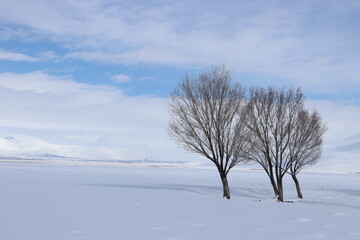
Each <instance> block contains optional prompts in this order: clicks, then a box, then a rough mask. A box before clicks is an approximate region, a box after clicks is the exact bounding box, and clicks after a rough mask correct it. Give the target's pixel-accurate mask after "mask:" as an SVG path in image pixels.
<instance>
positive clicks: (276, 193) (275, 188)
mask: <svg viewBox="0 0 360 240" xmlns="http://www.w3.org/2000/svg"><path fill="white" fill-rule="evenodd" d="M270 182H271V185H272V187H273V190H274V196H275V197H278V196H279V190H278V188H277V186H276V182H275V180H274V177H273V176H272V175H271V176H270Z"/></svg>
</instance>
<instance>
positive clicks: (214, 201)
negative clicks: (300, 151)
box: [0, 162, 360, 240]
mask: <svg viewBox="0 0 360 240" xmlns="http://www.w3.org/2000/svg"><path fill="white" fill-rule="evenodd" d="M299 179H300V181H301V183H302V187H303V194H304V197H305V198H304V200H296V194H295V189H294V187H293V184H292V182H291V181H290V179H286V180H287V181H286V184H285V194H286V199H287V200H295V201H294V202H293V203H278V202H276V201H275V200H274V199H272V197H273V196H272V192H271V186H270V184H269V182H268V179H267V178H266V176H265V174H264V173H263V172H262V171H257V170H245V169H233V171H232V172H230V176H229V183H230V186H231V190H232V199H231V200H225V199H222V197H221V196H222V192H221V183H220V178H219V177H218V175H217V172H216V170H215V169H214V168H205V167H191V166H183V167H174V166H173V167H161V165H154V166H150V165H149V166H147V167H144V166H139V165H136V164H133V165H131V166H117V167H114V166H108V165H99V166H94V165H92V166H80V165H78V164H76V163H73V164H68V165H64V164H60V163H55V164H54V163H53V164H50V163H9V162H1V163H0V239H1V240H15V239H16V240H57V239H61V240H65V239H66V240H68V239H96V240H112V239H117V240H118V239H124V240H132V239H134V240H135V239H144V240H149V239H150V240H151V239H169V240H170V239H197V240H199V239H206V240H210V239H227V240H230V239H277V240H279V239H284V240H288V239H360V227H359V226H360V174H355V173H341V174H336V173H311V172H307V173H302V174H300V176H299Z"/></svg>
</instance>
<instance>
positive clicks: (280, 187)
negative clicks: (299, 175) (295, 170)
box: [277, 178, 284, 202]
mask: <svg viewBox="0 0 360 240" xmlns="http://www.w3.org/2000/svg"><path fill="white" fill-rule="evenodd" d="M277 188H278V199H277V200H278V201H279V202H283V201H284V191H283V184H282V179H281V178H279V179H277Z"/></svg>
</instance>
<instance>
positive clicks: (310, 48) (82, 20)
mask: <svg viewBox="0 0 360 240" xmlns="http://www.w3.org/2000/svg"><path fill="white" fill-rule="evenodd" d="M21 3H22V1H15V0H14V1H13V0H12V1H2V2H1V3H0V7H1V9H3V11H1V13H0V15H1V16H2V19H5V20H3V21H4V22H5V23H15V24H18V25H21V26H28V27H30V28H31V29H33V32H34V34H37V35H41V36H43V37H45V38H48V39H51V40H53V41H57V42H59V43H61V44H63V45H65V46H67V47H68V49H69V51H68V52H67V53H65V54H64V58H65V59H82V60H86V61H101V62H111V63H121V64H138V63H147V64H149V63H150V64H162V65H175V66H186V67H194V66H200V67H204V66H208V65H216V64H222V63H225V64H227V65H228V66H230V67H231V68H232V69H234V70H235V71H236V72H238V73H245V74H253V73H256V74H260V75H263V76H266V79H269V78H270V79H276V81H277V82H276V83H277V84H279V81H282V82H281V83H280V84H282V85H294V86H302V87H303V88H304V89H306V90H307V92H312V93H323V92H332V93H334V92H335V91H341V92H343V93H347V92H354V91H355V89H358V88H360V82H359V81H358V76H359V74H360V70H359V69H360V59H359V55H358V47H357V46H358V43H357V41H356V39H358V37H359V36H358V33H356V31H353V30H351V28H345V27H344V26H346V27H347V26H351V25H349V23H346V22H344V21H342V22H340V21H335V22H333V21H334V16H333V15H335V16H336V14H340V13H343V14H344V15H346V16H347V15H349V19H348V20H349V21H350V20H351V14H355V13H356V12H354V11H356V10H353V4H350V3H349V4H344V3H342V2H341V3H340V2H337V1H334V2H333V3H332V4H328V5H327V6H326V11H327V14H323V15H321V16H319V15H317V14H315V12H314V11H315V10H316V8H317V6H316V5H315V4H312V3H289V2H282V1H274V2H272V4H263V3H264V2H262V1H254V2H245V1H244V2H239V1H236V2H226V4H223V3H221V4H219V3H216V2H211V3H209V4H207V5H206V6H203V4H202V2H201V1H182V2H177V3H171V4H164V3H161V2H157V3H156V4H155V3H154V4H146V3H141V2H135V3H134V2H132V1H122V2H113V1H101V2H99V1H95V0H93V1H86V2H74V1H72V2H56V3H50V2H46V1H32V3H31V5H28V4H21ZM338 4H341V5H342V8H341V9H338V7H337V5H338ZM198 5H202V7H203V8H204V9H203V11H201V12H199V11H197V10H196V9H198V8H197V7H196V6H198ZM10 9H11V11H10ZM324 11H325V10H324ZM351 11H353V12H351ZM184 16H186V17H184ZM310 19H312V20H313V22H310V21H309V20H310ZM328 22H330V23H332V24H331V29H330V27H329V23H328ZM352 39H353V40H352ZM264 78H265V77H264ZM273 83H274V82H271V80H262V82H261V84H273Z"/></svg>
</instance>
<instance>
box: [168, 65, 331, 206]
mask: <svg viewBox="0 0 360 240" xmlns="http://www.w3.org/2000/svg"><path fill="white" fill-rule="evenodd" d="M304 102H305V97H304V95H303V93H302V92H301V90H300V89H297V90H294V89H291V88H289V89H276V88H272V87H268V88H261V87H254V88H250V90H249V91H247V92H246V91H245V89H244V88H242V87H241V86H240V85H239V84H237V83H233V82H232V80H231V72H230V71H229V70H227V69H226V68H225V66H220V67H215V68H213V69H212V70H211V71H208V72H203V73H200V74H199V75H198V76H196V77H193V78H192V77H189V76H186V77H185V78H184V79H183V81H182V82H181V83H180V84H179V86H178V87H177V88H176V89H175V90H174V91H173V94H172V97H171V102H170V115H171V121H170V124H169V133H170V135H171V136H172V137H173V139H175V141H176V142H177V143H178V144H180V145H182V146H183V147H184V148H185V149H187V150H189V151H191V152H195V153H198V154H201V155H202V156H204V157H206V158H208V159H209V160H210V161H212V162H213V163H214V164H215V166H216V168H217V170H218V172H219V175H220V178H221V181H222V184H223V197H224V198H227V199H230V188H229V185H228V181H227V175H228V173H229V171H230V169H231V168H233V167H234V166H235V165H237V164H239V163H245V162H246V163H249V162H250V163H257V164H259V165H261V167H262V168H263V169H264V171H265V172H266V174H267V176H268V177H269V179H270V182H271V184H272V187H273V190H274V194H275V195H276V196H277V199H278V200H279V201H284V193H283V178H284V176H285V174H287V173H288V174H290V175H291V176H292V178H293V180H294V183H295V185H296V189H297V192H298V197H299V198H302V193H301V190H300V184H299V181H298V179H297V177H296V176H297V174H298V173H299V172H300V171H301V170H302V168H303V167H305V166H307V165H312V164H314V163H316V161H317V160H318V159H319V157H320V155H321V151H322V138H323V135H324V133H325V131H326V127H325V124H324V123H323V122H322V120H321V117H320V115H319V114H318V112H316V111H313V112H310V111H309V110H308V109H306V108H305V106H304Z"/></svg>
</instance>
